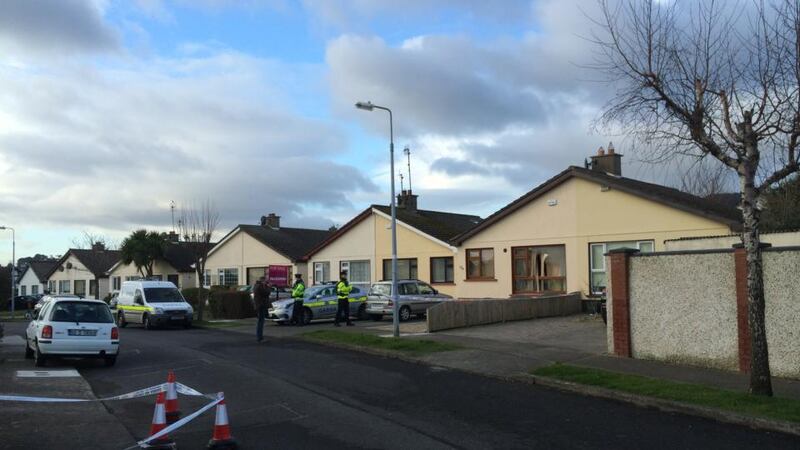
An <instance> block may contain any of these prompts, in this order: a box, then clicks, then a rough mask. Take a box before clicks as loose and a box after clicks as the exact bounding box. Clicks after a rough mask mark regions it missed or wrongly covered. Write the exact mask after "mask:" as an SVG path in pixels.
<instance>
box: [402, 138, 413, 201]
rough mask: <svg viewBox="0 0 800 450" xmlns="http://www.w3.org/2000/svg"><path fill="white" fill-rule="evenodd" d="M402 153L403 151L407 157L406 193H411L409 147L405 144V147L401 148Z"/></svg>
mask: <svg viewBox="0 0 800 450" xmlns="http://www.w3.org/2000/svg"><path fill="white" fill-rule="evenodd" d="M403 153H405V155H406V158H408V193H409V194H410V193H411V149H410V148H408V146H407V145H406V148H404V149H403Z"/></svg>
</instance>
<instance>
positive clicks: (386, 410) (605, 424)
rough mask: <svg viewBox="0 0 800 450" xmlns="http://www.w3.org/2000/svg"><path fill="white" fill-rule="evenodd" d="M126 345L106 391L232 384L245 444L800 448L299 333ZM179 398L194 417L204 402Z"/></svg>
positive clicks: (124, 405)
mask: <svg viewBox="0 0 800 450" xmlns="http://www.w3.org/2000/svg"><path fill="white" fill-rule="evenodd" d="M317 327H330V324H320V325H316V326H315V328H317ZM121 340H122V352H123V353H122V354H121V356H120V358H119V360H118V362H117V365H116V366H115V367H113V368H105V367H103V366H102V364H95V363H78V364H77V367H78V368H79V370H80V371H81V373H82V374H83V375H84V377H85V378H86V379H87V380H88V381H89V383H90V384H91V386H92V389H93V390H94V392H95V394H96V395H98V396H106V395H114V394H120V393H124V392H128V391H132V390H135V389H139V388H141V387H145V386H150V385H154V384H158V383H161V382H163V381H165V379H166V373H167V370H168V369H170V368H171V369H174V370H175V373H176V375H177V379H178V381H180V382H182V383H184V384H187V385H189V386H191V387H194V388H195V389H197V390H199V391H202V392H205V393H210V392H217V391H224V393H225V397H226V402H227V405H228V414H229V416H230V423H231V429H232V432H233V435H234V437H235V438H236V439H237V440H238V442H239V443H240V445H241V448H246V449H273V448H274V449H301V448H303V449H305V448H314V449H340V448H341V449H344V448H349V449H373V448H374V449H377V448H381V449H445V448H463V449H479V448H480V449H483V448H503V449H515V448H520V449H522V448H524V449H531V448H617V449H618V448H642V447H648V448H650V449H656V448H670V449H673V448H704V449H707V448H725V449H733V448H770V449H778V448H795V449H796V448H799V447H800V440H798V439H797V438H794V437H791V436H787V435H781V434H776V433H768V432H762V431H756V430H751V429H748V428H743V427H738V426H733V425H726V424H721V423H717V422H714V421H711V420H705V419H698V418H695V417H690V416H684V415H680V414H669V413H664V412H660V411H656V410H650V409H643V408H638V407H635V406H631V405H628V404H624V403H617V402H614V401H609V400H602V399H596V398H591V397H582V396H579V395H574V394H569V393H563V392H560V391H556V390H551V389H547V388H543V387H538V386H531V385H525V384H513V383H505V382H502V381H498V380H493V379H487V378H483V377H480V376H475V375H469V374H465V373H461V372H456V371H450V370H444V369H439V368H435V367H433V368H432V367H428V366H423V365H417V364H413V363H407V362H403V361H398V360H393V359H385V358H380V357H375V356H370V355H366V354H362V353H357V352H349V351H344V350H338V349H332V348H328V347H324V346H318V345H313V344H308V343H303V342H298V341H293V340H288V339H287V340H270V341H268V342H265V343H262V344H258V343H256V342H255V339H254V338H253V337H250V336H248V335H243V334H238V333H231V332H226V331H222V330H202V329H193V330H182V329H175V330H153V331H146V330H143V329H141V328H138V327H133V326H131V327H128V328H126V329H124V330H122V333H121ZM51 365H52V366H70V365H75V364H74V363H71V362H69V361H64V362H60V363H55V364H53V363H51ZM180 402H181V403H180V406H181V410H182V411H183V413H184V415H185V414H189V413H191V412H192V411H194V410H196V409H198V408H200V407H201V406H202V405H203V404H204V401H203V400H202V399H195V398H188V397H183V396H181V397H180ZM105 406H106V408H107V409H108V410H109V411H110V412H111V413H112V414H113V415H114V416H115V417H117V418H118V420H119V421H120V422H121V424H122V425H123V426H124V427H125V428H126V429H127V430H128V431H129V432H130V434H131V435H133V436H135V437H137V438H141V437H144V436H146V435H147V432H148V429H149V425H150V419H151V418H152V414H153V403H152V398H147V399H139V400H129V401H118V402H107V403H106V404H105ZM212 424H213V413H206V414H205V415H203V416H201V417H199V418H198V419H196V420H195V421H193V422H191V423H190V424H188V425H186V426H185V427H184V428H182V429H181V430H179V431H178V432H176V433H175V434H174V438H175V439H176V440H177V442H178V445H179V447H180V448H184V449H188V448H192V449H194V448H203V447H204V446H205V444H206V443H207V442H208V439H209V438H210V437H211V433H212ZM89 426H91V424H87V427H89ZM37 431H38V432H57V430H37ZM96 444H97V448H106V447H104V445H103V443H102V442H97V443H96ZM132 444H133V442H131V445H132Z"/></svg>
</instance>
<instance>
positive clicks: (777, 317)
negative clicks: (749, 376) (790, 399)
mask: <svg viewBox="0 0 800 450" xmlns="http://www.w3.org/2000/svg"><path fill="white" fill-rule="evenodd" d="M763 257H764V295H765V297H766V328H767V345H768V348H769V362H770V364H769V365H770V370H771V371H772V374H773V375H775V376H781V377H792V378H800V283H798V278H797V268H798V267H800V251H796V250H795V251H789V250H786V251H767V252H764V253H763Z"/></svg>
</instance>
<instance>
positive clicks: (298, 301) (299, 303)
mask: <svg viewBox="0 0 800 450" xmlns="http://www.w3.org/2000/svg"><path fill="white" fill-rule="evenodd" d="M305 293H306V284H305V283H304V282H303V274H300V273H298V274H295V276H294V284H293V285H292V299H294V305H293V306H292V320H290V321H289V323H292V324H295V325H299V326H303V296H304V295H305Z"/></svg>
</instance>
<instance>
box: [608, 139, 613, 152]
mask: <svg viewBox="0 0 800 450" xmlns="http://www.w3.org/2000/svg"><path fill="white" fill-rule="evenodd" d="M608 154H609V155H613V154H614V143H613V142H609V143H608Z"/></svg>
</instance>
